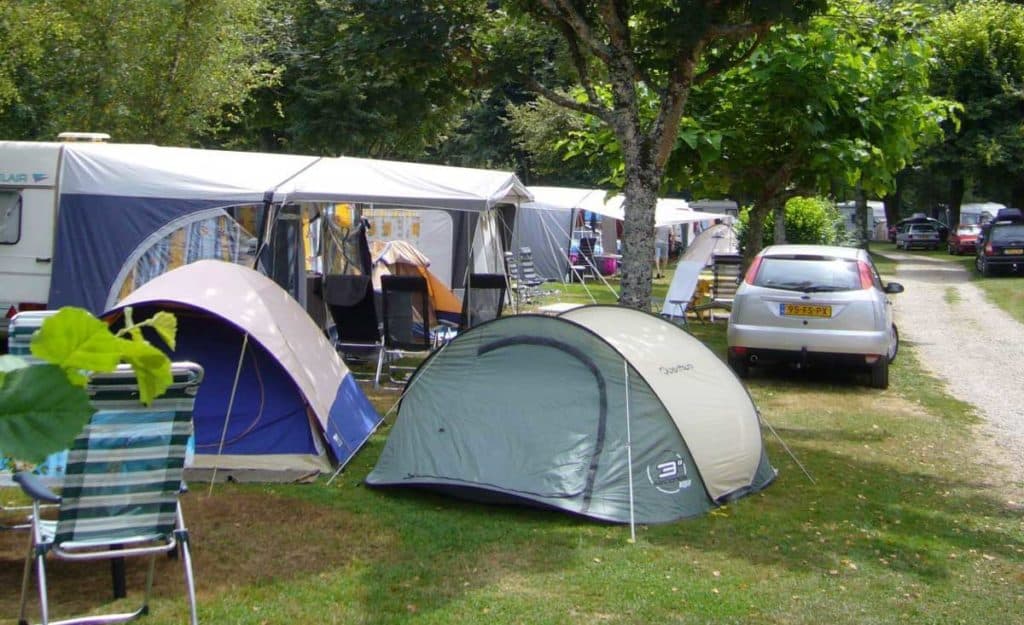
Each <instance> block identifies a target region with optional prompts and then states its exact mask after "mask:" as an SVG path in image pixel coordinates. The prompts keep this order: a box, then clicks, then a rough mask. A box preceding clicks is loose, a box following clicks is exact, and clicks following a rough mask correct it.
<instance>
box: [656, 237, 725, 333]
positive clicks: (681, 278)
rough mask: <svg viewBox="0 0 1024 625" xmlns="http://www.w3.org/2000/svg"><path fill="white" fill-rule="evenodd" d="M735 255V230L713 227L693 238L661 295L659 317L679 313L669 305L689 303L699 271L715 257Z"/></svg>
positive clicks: (673, 306)
mask: <svg viewBox="0 0 1024 625" xmlns="http://www.w3.org/2000/svg"><path fill="white" fill-rule="evenodd" d="M737 253H739V239H738V238H737V236H736V230H735V229H733V227H732V226H731V225H729V224H715V225H713V226H711V227H710V228H708V229H707V230H704V231H703V232H701V233H700V234H698V235H697V238H695V239H694V240H693V242H692V243H690V245H689V247H687V248H686V251H685V252H684V253H683V255H682V257H680V259H679V263H678V264H676V272H675V274H674V275H673V276H672V284H670V285H669V287H668V292H667V293H666V294H665V301H664V302H663V303H662V306H661V314H662V315H664V316H666V317H670V316H672V315H678V314H680V313H681V312H684V310H685V304H684V310H680V309H679V308H678V307H677V306H676V305H674V304H672V302H684V303H686V302H689V301H690V300H691V299H693V293H694V291H696V289H697V280H698V278H699V277H700V272H702V271H704V268H705V267H707V266H708V265H709V264H711V262H712V260H713V259H714V257H715V255H716V254H737Z"/></svg>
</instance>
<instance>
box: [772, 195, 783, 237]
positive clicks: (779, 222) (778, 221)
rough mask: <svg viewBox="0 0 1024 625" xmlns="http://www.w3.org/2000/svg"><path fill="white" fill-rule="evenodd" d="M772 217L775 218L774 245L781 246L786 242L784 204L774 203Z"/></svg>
mask: <svg viewBox="0 0 1024 625" xmlns="http://www.w3.org/2000/svg"><path fill="white" fill-rule="evenodd" d="M772 215H773V216H774V217H775V220H774V221H775V238H774V241H775V245H782V244H783V243H785V242H786V203H785V202H776V203H775V206H774V207H773V208H772Z"/></svg>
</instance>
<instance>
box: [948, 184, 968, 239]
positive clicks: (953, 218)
mask: <svg viewBox="0 0 1024 625" xmlns="http://www.w3.org/2000/svg"><path fill="white" fill-rule="evenodd" d="M963 201H964V179H963V177H962V176H957V177H955V178H953V179H952V180H950V181H949V200H948V201H947V202H946V206H947V207H948V208H949V223H948V224H946V225H947V226H949V227H950V232H953V231H955V230H956V227H957V225H958V224H959V223H960V205H961V204H962V203H963Z"/></svg>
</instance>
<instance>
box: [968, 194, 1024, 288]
mask: <svg viewBox="0 0 1024 625" xmlns="http://www.w3.org/2000/svg"><path fill="white" fill-rule="evenodd" d="M974 265H975V267H976V268H977V269H978V272H979V273H981V275H983V276H992V275H995V273H996V272H997V271H1002V272H1007V273H1009V272H1012V273H1020V272H1022V271H1024V215H1022V213H1021V211H1020V210H1018V209H1015V208H1011V209H1003V210H1001V211H999V214H998V215H996V218H995V219H994V220H993V221H991V222H990V223H988V224H986V225H985V226H983V227H982V229H981V232H980V233H979V235H978V243H977V255H976V256H975V260H974Z"/></svg>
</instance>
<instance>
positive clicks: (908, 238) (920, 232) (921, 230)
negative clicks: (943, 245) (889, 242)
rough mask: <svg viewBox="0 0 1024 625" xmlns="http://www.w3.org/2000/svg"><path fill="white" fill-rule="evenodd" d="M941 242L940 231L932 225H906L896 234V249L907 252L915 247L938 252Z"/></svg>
mask: <svg viewBox="0 0 1024 625" xmlns="http://www.w3.org/2000/svg"><path fill="white" fill-rule="evenodd" d="M940 242H941V236H940V234H939V229H938V228H936V227H935V226H934V225H932V224H930V223H923V224H918V223H912V224H905V225H904V226H903V228H902V229H900V231H899V232H897V233H896V247H902V248H903V249H905V250H909V249H911V248H915V247H922V248H927V249H929V250H937V249H939V243H940Z"/></svg>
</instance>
